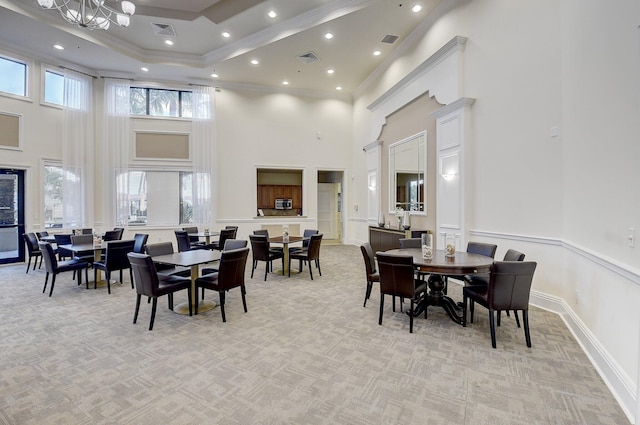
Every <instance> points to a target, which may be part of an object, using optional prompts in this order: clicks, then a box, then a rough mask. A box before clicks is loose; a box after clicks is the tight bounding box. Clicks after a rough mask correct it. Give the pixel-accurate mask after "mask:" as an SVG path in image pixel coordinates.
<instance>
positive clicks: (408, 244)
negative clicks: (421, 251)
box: [398, 238, 422, 248]
mask: <svg viewBox="0 0 640 425" xmlns="http://www.w3.org/2000/svg"><path fill="white" fill-rule="evenodd" d="M398 242H399V243H400V248H420V247H421V244H422V239H420V238H402V239H398Z"/></svg>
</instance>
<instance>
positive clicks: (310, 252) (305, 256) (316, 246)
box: [289, 233, 322, 280]
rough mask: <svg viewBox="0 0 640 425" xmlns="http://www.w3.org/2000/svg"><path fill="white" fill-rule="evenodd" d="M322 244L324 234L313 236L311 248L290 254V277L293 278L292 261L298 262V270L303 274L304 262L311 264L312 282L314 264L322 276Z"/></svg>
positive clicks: (310, 243) (310, 240)
mask: <svg viewBox="0 0 640 425" xmlns="http://www.w3.org/2000/svg"><path fill="white" fill-rule="evenodd" d="M321 244H322V233H320V234H317V235H311V237H310V238H309V246H308V247H307V249H301V250H296V251H290V252H289V276H291V260H298V262H299V266H298V269H299V271H300V272H302V262H303V261H304V262H308V263H309V276H311V280H313V267H312V266H311V265H312V264H315V265H316V268H317V269H318V274H319V275H320V276H322V269H320V245H321Z"/></svg>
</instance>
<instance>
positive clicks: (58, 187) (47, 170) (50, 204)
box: [44, 165, 63, 228]
mask: <svg viewBox="0 0 640 425" xmlns="http://www.w3.org/2000/svg"><path fill="white" fill-rule="evenodd" d="M62 175H63V171H62V166H60V165H45V166H44V227H45V228H51V227H62Z"/></svg>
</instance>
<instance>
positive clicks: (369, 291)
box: [362, 281, 373, 307]
mask: <svg viewBox="0 0 640 425" xmlns="http://www.w3.org/2000/svg"><path fill="white" fill-rule="evenodd" d="M372 288H373V282H371V281H368V282H367V290H366V291H365V293H364V304H363V305H362V307H366V306H367V300H368V299H369V297H370V296H371V289H372Z"/></svg>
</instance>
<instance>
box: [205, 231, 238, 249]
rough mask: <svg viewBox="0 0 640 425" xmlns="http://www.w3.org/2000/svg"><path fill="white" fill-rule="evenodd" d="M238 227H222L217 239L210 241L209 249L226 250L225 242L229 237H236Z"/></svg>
mask: <svg viewBox="0 0 640 425" xmlns="http://www.w3.org/2000/svg"><path fill="white" fill-rule="evenodd" d="M237 231H238V229H237V228H236V229H221V230H220V236H219V237H218V240H217V241H213V242H212V243H210V244H209V245H208V246H207V248H208V249H212V250H216V251H222V250H224V244H225V242H226V241H227V239H235V234H236V233H237Z"/></svg>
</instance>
